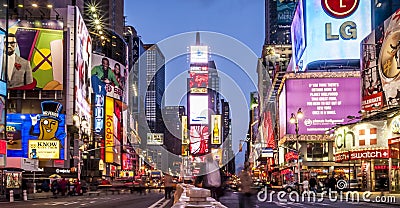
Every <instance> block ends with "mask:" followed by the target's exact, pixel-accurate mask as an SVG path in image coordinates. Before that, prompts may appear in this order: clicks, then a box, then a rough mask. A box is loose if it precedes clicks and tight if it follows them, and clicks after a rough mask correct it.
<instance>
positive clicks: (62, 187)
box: [60, 178, 67, 196]
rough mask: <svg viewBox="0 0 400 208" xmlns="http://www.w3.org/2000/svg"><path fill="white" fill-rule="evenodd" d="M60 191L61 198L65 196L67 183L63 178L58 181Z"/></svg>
mask: <svg viewBox="0 0 400 208" xmlns="http://www.w3.org/2000/svg"><path fill="white" fill-rule="evenodd" d="M60 189H61V196H65V192H66V191H67V181H66V180H65V178H63V179H62V180H61V181H60Z"/></svg>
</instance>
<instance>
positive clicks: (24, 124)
mask: <svg viewBox="0 0 400 208" xmlns="http://www.w3.org/2000/svg"><path fill="white" fill-rule="evenodd" d="M7 130H9V131H7V138H6V139H7V147H8V151H7V156H8V157H24V158H34V157H36V158H38V159H61V160H63V159H64V158H65V157H64V150H65V147H66V129H65V115H64V114H58V116H57V117H53V116H50V117H49V116H46V115H44V114H8V115H7ZM54 142H55V143H57V144H59V145H58V146H57V144H54ZM48 146H49V147H48ZM35 147H37V148H35ZM33 149H36V150H34V151H33ZM35 152H36V153H35Z"/></svg>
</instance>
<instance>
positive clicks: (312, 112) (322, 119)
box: [280, 78, 361, 134]
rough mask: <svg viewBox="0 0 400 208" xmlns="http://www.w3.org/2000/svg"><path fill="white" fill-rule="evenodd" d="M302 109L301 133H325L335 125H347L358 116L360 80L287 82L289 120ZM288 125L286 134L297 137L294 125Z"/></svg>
mask: <svg viewBox="0 0 400 208" xmlns="http://www.w3.org/2000/svg"><path fill="white" fill-rule="evenodd" d="M299 108H301V109H302V111H303V113H304V118H303V119H301V120H300V121H299V134H325V131H326V130H327V129H329V128H331V127H333V126H335V125H336V124H338V123H340V124H343V123H345V122H347V119H346V118H347V116H358V112H359V111H360V109H361V97H360V78H314V79H289V80H286V115H287V116H288V118H286V119H287V120H289V118H290V117H289V116H290V115H291V113H294V114H296V113H297V110H298V109H299ZM282 110H284V109H282ZM280 111H281V110H280ZM286 125H287V134H296V132H295V125H294V124H291V123H289V122H288V123H287V124H286Z"/></svg>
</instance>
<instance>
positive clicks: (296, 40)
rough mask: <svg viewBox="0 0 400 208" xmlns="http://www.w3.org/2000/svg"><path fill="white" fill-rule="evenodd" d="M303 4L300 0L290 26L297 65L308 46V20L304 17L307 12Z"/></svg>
mask: <svg viewBox="0 0 400 208" xmlns="http://www.w3.org/2000/svg"><path fill="white" fill-rule="evenodd" d="M303 6H304V4H303V1H302V0H299V2H298V4H297V7H296V11H295V13H294V16H293V21H292V25H291V27H290V28H291V35H292V50H293V57H294V61H295V65H296V64H298V63H299V60H300V58H301V56H302V55H303V52H304V49H305V48H306V31H305V29H306V25H305V24H306V22H305V19H304V16H305V14H304V9H303Z"/></svg>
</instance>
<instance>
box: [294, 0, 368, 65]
mask: <svg viewBox="0 0 400 208" xmlns="http://www.w3.org/2000/svg"><path fill="white" fill-rule="evenodd" d="M300 2H301V1H299V5H301V4H300ZM302 5H304V8H303V11H304V12H305V14H304V15H303V21H305V27H306V28H305V31H306V34H305V39H306V45H305V46H306V47H305V49H304V52H303V54H301V51H302V50H301V47H300V46H303V44H300V43H302V42H301V41H297V39H300V38H298V37H297V35H295V32H293V31H292V35H295V36H293V39H292V43H293V50H295V51H294V54H295V55H294V58H295V63H294V64H295V65H294V66H293V68H294V69H296V67H298V69H299V70H300V71H304V70H307V65H308V64H309V63H311V62H314V61H317V60H340V59H358V60H359V59H360V42H361V40H362V39H363V38H364V37H366V36H367V35H368V34H369V33H370V32H371V22H372V19H371V17H372V16H373V15H372V14H371V10H372V9H371V1H362V0H348V1H333V0H329V1H328V0H324V1H304V2H303V4H302ZM296 12H298V10H296ZM296 16H297V17H298V16H299V15H298V14H295V16H294V19H293V22H297V20H296ZM298 22H299V23H298V24H299V25H301V22H302V21H298ZM293 26H294V25H293ZM292 29H295V27H292ZM300 31H301V30H300ZM298 34H301V33H298ZM301 37H303V36H302V35H301ZM296 42H298V43H297V44H296ZM299 47H300V50H298V49H299ZM297 51H299V52H297ZM322 52H323V53H322Z"/></svg>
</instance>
